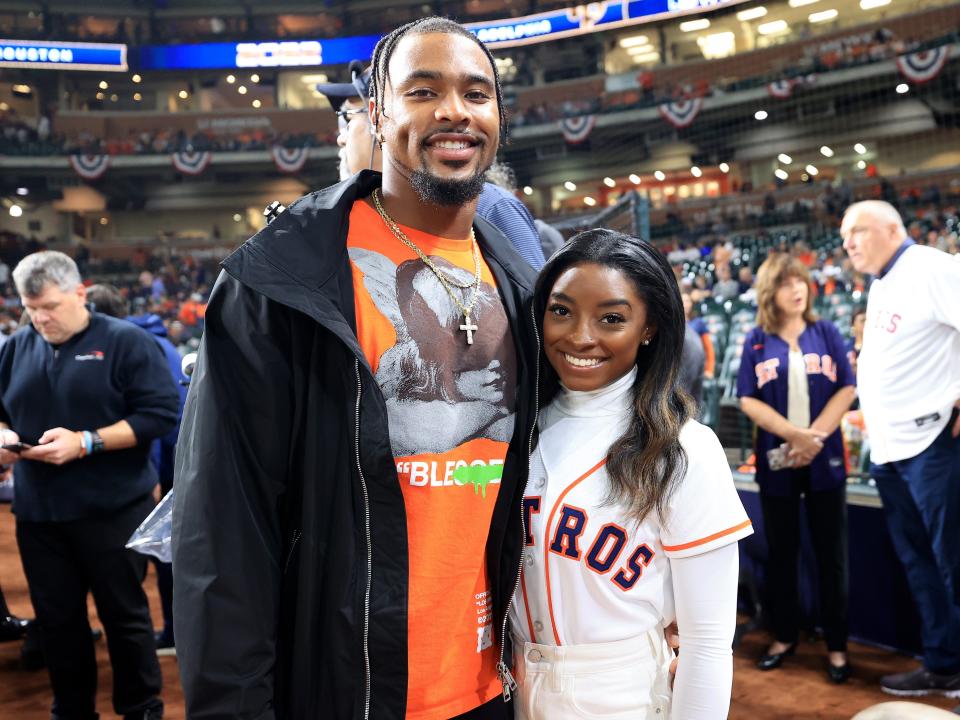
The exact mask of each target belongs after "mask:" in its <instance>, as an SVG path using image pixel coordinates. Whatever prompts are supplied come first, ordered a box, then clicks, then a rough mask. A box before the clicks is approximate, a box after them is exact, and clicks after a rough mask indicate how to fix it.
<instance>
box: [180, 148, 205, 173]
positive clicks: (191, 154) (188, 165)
mask: <svg viewBox="0 0 960 720" xmlns="http://www.w3.org/2000/svg"><path fill="white" fill-rule="evenodd" d="M212 158H213V153H211V152H210V151H209V150H204V151H197V150H181V151H180V152H175V153H173V154H172V155H171V156H170V159H171V160H173V166H174V167H175V168H176V169H177V170H179V171H180V172H182V173H183V174H184V175H199V174H200V173H202V172H203V171H204V170H206V169H207V165H209V164H210V160H211V159H212Z"/></svg>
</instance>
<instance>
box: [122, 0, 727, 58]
mask: <svg viewBox="0 0 960 720" xmlns="http://www.w3.org/2000/svg"><path fill="white" fill-rule="evenodd" d="M740 2H745V0H620V1H619V2H594V3H588V4H585V5H576V6H573V7H569V8H566V9H565V10H554V11H551V12H545V13H538V14H536V15H528V16H526V17H522V18H511V19H509V20H497V21H492V22H482V23H467V24H466V27H467V28H469V29H470V30H471V31H472V32H473V33H474V34H475V35H476V36H477V37H478V38H479V39H480V40H482V41H483V42H484V43H486V44H487V45H488V46H489V47H491V48H493V49H497V48H508V47H514V46H516V45H526V44H530V43H540V42H547V41H550V40H556V39H559V38H564V37H570V36H572V35H582V34H585V33H592V32H601V31H604V30H612V29H614V28H619V27H627V26H630V25H638V24H641V23H647V22H653V21H654V20H661V19H663V18H666V17H670V16H674V15H686V14H690V13H697V12H703V11H705V10H710V9H713V8H718V7H722V6H728V5H736V4H738V3H740ZM379 39H380V38H379V36H376V35H365V36H359V37H350V38H336V39H330V40H302V41H296V40H294V41H266V42H242V43H207V44H203V45H168V46H159V45H157V46H150V47H145V48H142V49H141V50H140V62H139V67H141V68H143V69H145V70H188V69H203V68H210V69H213V68H278V67H311V66H317V65H339V64H343V63H348V62H350V61H351V60H365V59H369V58H370V56H371V55H373V48H374V46H375V45H376V44H377V40H379Z"/></svg>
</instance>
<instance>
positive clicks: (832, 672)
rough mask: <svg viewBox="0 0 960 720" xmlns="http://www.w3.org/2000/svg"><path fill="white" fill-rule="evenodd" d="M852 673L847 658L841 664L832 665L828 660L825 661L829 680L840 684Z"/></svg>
mask: <svg viewBox="0 0 960 720" xmlns="http://www.w3.org/2000/svg"><path fill="white" fill-rule="evenodd" d="M852 674H853V668H852V667H850V661H849V660H848V661H847V662H845V663H844V664H843V665H834V664H833V663H832V662H830V661H829V660H828V661H827V677H829V678H830V682H833V683H836V684H837V685H840V684H842V683H845V682H846V681H847V680H849V679H850V675H852Z"/></svg>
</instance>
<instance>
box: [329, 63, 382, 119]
mask: <svg viewBox="0 0 960 720" xmlns="http://www.w3.org/2000/svg"><path fill="white" fill-rule="evenodd" d="M350 77H351V81H350V82H348V83H319V84H318V85H317V91H318V92H321V93H323V94H324V95H326V96H327V100H329V101H330V105H331V106H332V107H333V109H334V110H338V109H339V108H340V106H341V105H342V104H343V102H344V101H345V100H362V101H363V102H366V101H367V99H368V98H369V97H370V68H367V69H366V70H364V69H363V62H362V61H360V60H353V61H351V62H350Z"/></svg>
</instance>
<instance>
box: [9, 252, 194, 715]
mask: <svg viewBox="0 0 960 720" xmlns="http://www.w3.org/2000/svg"><path fill="white" fill-rule="evenodd" d="M13 280H14V283H15V284H16V287H17V292H18V293H19V294H20V299H21V301H22V302H23V306H24V308H25V310H26V312H27V315H28V316H29V318H30V322H31V324H30V325H27V326H24V327H22V328H21V329H20V330H18V331H17V332H15V333H14V334H13V335H12V336H11V338H10V339H9V340H8V341H7V343H6V345H4V346H3V349H2V350H0V435H2V436H3V448H4V449H2V450H0V464H3V465H12V464H13V463H17V482H16V487H15V490H14V508H15V512H16V516H17V544H18V545H19V547H20V557H21V560H22V562H23V568H24V572H25V573H26V576H27V582H28V583H29V586H30V599H31V600H32V602H33V607H34V610H35V611H36V613H37V620H38V622H39V627H40V640H41V645H42V647H43V654H44V657H45V659H46V663H47V669H48V671H49V673H50V684H51V686H52V689H53V707H52V712H51V717H52V718H54V720H57V719H63V720H66V719H68V718H69V720H88V719H90V720H92V719H93V718H96V717H97V712H96V704H95V701H96V691H97V663H96V657H95V655H94V648H93V640H92V639H91V635H90V626H89V624H88V621H87V595H88V594H89V593H91V592H92V593H93V597H94V600H95V602H96V605H97V614H98V615H99V617H100V621H101V622H102V623H103V626H104V629H105V630H106V634H107V643H108V645H109V647H110V660H111V664H112V666H113V688H114V690H113V707H114V710H115V711H116V712H117V714H118V715H122V716H123V717H124V718H125V720H134V719H136V720H141V719H146V720H155V719H157V718H160V717H162V715H163V703H162V701H161V700H160V686H161V676H160V666H159V664H158V662H157V656H156V647H155V645H154V637H153V624H152V622H151V620H150V609H149V606H148V605H147V597H146V595H145V594H144V592H143V587H142V585H141V583H142V581H143V577H144V574H145V572H146V558H145V557H144V556H143V555H138V554H137V553H134V552H132V551H130V550H127V549H126V548H125V547H124V545H125V544H126V541H127V539H128V538H129V537H130V534H131V533H132V532H133V530H134V529H136V527H137V526H138V525H139V524H140V522H141V521H142V520H143V519H144V517H146V516H147V514H148V513H149V512H150V510H151V509H152V507H153V505H154V501H153V488H154V487H155V486H156V484H157V475H156V472H154V471H153V469H152V468H151V466H150V463H149V452H150V442H151V440H153V439H154V438H157V437H160V436H162V435H164V434H166V433H167V432H169V431H170V430H171V429H173V428H174V426H175V425H176V422H177V406H178V395H177V388H176V385H175V384H174V381H173V378H172V377H171V375H170V371H169V370H168V369H167V366H166V361H165V360H164V358H163V355H162V353H161V352H160V349H159V346H158V345H157V344H156V343H155V342H154V340H153V338H152V337H151V336H150V335H148V334H147V333H146V332H144V331H143V330H141V329H140V328H138V327H136V326H135V325H133V324H132V323H128V322H126V321H124V320H119V319H116V318H111V317H107V316H106V315H101V314H99V313H97V312H93V311H91V310H89V309H88V308H87V305H86V288H85V287H84V286H83V284H82V282H81V280H80V273H79V272H78V270H77V266H76V264H75V263H74V261H73V260H72V259H71V258H69V257H68V256H66V255H64V254H63V253H59V252H38V253H33V254H32V255H28V256H27V257H25V258H24V259H23V260H21V261H20V264H19V265H17V267H16V269H15V270H14V271H13Z"/></svg>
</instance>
